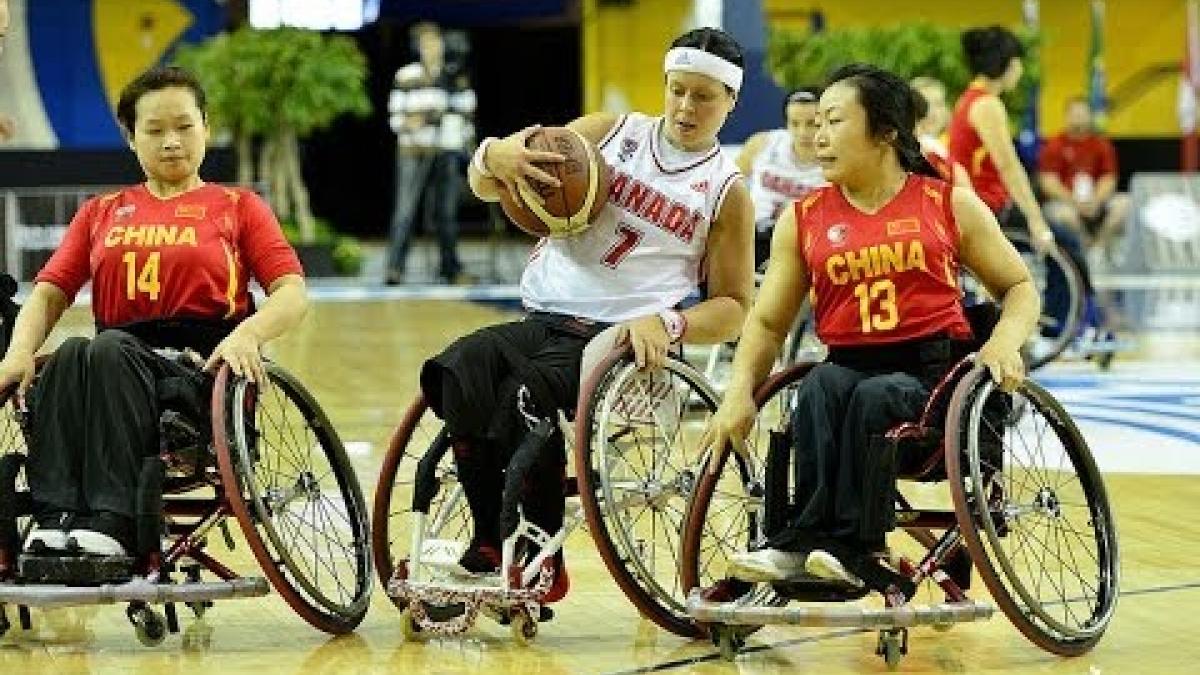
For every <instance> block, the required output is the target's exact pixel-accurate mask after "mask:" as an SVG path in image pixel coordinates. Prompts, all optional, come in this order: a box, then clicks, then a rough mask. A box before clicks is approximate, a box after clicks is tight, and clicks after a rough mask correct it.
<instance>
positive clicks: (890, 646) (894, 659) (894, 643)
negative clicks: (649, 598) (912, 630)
mask: <svg viewBox="0 0 1200 675" xmlns="http://www.w3.org/2000/svg"><path fill="white" fill-rule="evenodd" d="M875 653H876V654H878V655H880V656H882V657H883V662H884V663H886V664H887V667H888V670H895V669H897V668H899V667H900V659H902V658H904V655H905V654H907V653H908V629H905V628H891V629H887V630H881V631H879V643H878V644H877V645H876V647H875Z"/></svg>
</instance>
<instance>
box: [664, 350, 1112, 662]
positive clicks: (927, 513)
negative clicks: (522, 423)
mask: <svg viewBox="0 0 1200 675" xmlns="http://www.w3.org/2000/svg"><path fill="white" fill-rule="evenodd" d="M977 334H978V333H977ZM973 358H974V357H973V355H972V356H967V357H965V358H964V359H962V360H961V361H960V362H959V363H958V364H957V365H956V366H955V367H954V368H953V369H952V370H951V371H950V372H949V373H948V374H947V375H946V376H945V377H944V378H943V379H942V381H941V382H940V383H939V384H938V385H937V386H936V387H935V388H934V389H933V391H932V393H931V395H930V398H929V399H928V401H927V403H926V405H925V408H924V410H923V412H922V414H921V416H920V418H919V419H917V420H914V421H911V422H907V423H904V424H900V425H898V426H896V427H894V428H893V429H891V430H890V431H889V432H887V434H886V435H885V436H884V437H883V438H881V439H879V440H880V441H881V445H880V447H881V451H882V452H885V453H887V456H890V457H893V458H894V460H895V467H896V474H897V475H898V476H899V477H900V478H905V479H908V480H909V481H915V482H917V484H908V483H905V484H903V488H902V489H900V490H898V491H897V494H896V523H897V525H898V526H899V527H900V528H902V529H903V530H904V531H905V532H907V533H908V534H909V535H911V537H912V538H913V539H914V540H915V541H916V542H918V543H919V544H920V545H921V546H920V547H919V549H920V550H922V554H921V555H922V557H921V558H920V559H919V562H914V561H913V560H910V559H909V558H907V557H905V556H903V555H897V554H895V553H892V554H891V555H890V556H889V558H888V559H886V560H885V561H881V564H880V569H882V570H884V574H882V575H881V577H878V578H877V579H876V580H875V581H874V582H873V581H872V579H869V578H867V577H866V576H864V577H863V579H864V580H865V581H866V584H865V586H861V587H852V586H848V585H844V584H840V583H834V582H830V581H827V580H823V579H817V578H813V577H808V576H800V577H797V578H795V579H791V580H788V581H787V582H786V583H776V584H750V583H745V582H735V581H733V580H729V579H725V578H724V568H725V567H724V566H725V564H726V560H727V558H728V556H729V555H731V554H732V553H734V552H737V551H741V550H746V549H747V548H751V549H753V548H757V547H761V546H763V545H764V543H765V542H766V541H767V539H768V537H769V536H770V535H771V534H772V533H774V532H777V531H779V529H781V528H782V527H783V525H784V523H785V522H786V520H787V519H788V517H789V512H790V509H791V505H790V504H789V500H790V496H791V489H790V486H789V478H790V476H791V475H792V473H791V471H792V468H791V466H790V462H791V455H792V450H791V440H790V439H791V433H790V427H791V424H792V407H793V406H794V401H795V392H796V388H797V386H799V385H800V383H801V382H803V380H804V378H805V376H806V375H807V374H808V372H809V371H810V370H811V369H812V368H813V367H814V365H815V364H813V363H803V364H798V365H796V366H793V367H792V368H790V369H788V370H786V371H783V372H780V373H777V374H775V375H773V376H772V377H771V378H769V379H768V380H767V381H766V382H764V383H763V385H762V386H761V387H759V389H758V391H757V392H756V394H755V401H756V402H757V404H758V407H759V411H760V412H759V416H758V419H757V420H756V422H755V427H754V429H753V431H752V434H751V437H750V438H749V439H748V441H747V446H746V447H747V454H746V455H737V454H730V455H726V456H723V457H722V458H721V460H720V465H719V466H718V467H717V471H716V472H713V473H711V474H710V473H709V472H708V471H707V468H708V467H707V462H710V461H712V459H711V458H708V459H706V466H705V472H704V473H703V474H702V476H703V478H702V479H701V480H700V482H699V484H698V485H697V489H696V491H695V493H694V496H693V500H692V502H691V504H690V506H689V512H688V520H687V526H686V528H685V530H684V537H683V549H682V556H681V563H682V570H681V574H682V576H683V579H684V585H685V587H687V588H689V589H690V594H689V598H688V609H689V612H690V613H691V615H692V616H693V617H694V618H695V619H696V620H697V621H699V622H701V623H702V625H703V626H704V627H705V628H706V629H707V631H708V633H709V637H710V638H711V640H712V641H713V642H714V644H716V645H717V647H718V648H719V650H720V652H721V654H722V655H723V656H724V657H725V658H729V659H732V658H733V657H734V656H735V655H736V654H737V652H738V651H739V650H740V648H741V647H742V646H743V645H744V642H745V639H746V637H747V635H749V634H750V633H752V632H754V631H755V630H757V628H758V627H760V626H762V625H765V624H791V625H808V626H846V627H856V628H863V629H877V630H878V631H879V639H878V643H877V650H876V651H877V653H878V654H879V655H880V656H882V657H883V658H884V659H885V661H886V663H887V664H888V666H889V667H896V666H897V665H898V663H899V661H900V659H901V657H902V656H903V654H905V653H907V649H908V629H909V628H910V627H913V626H918V625H932V626H934V627H935V628H942V629H945V628H948V627H950V626H951V625H952V624H954V623H957V622H965V621H976V620H982V619H985V618H988V617H990V616H991V615H992V614H993V612H994V607H993V606H992V605H991V604H989V603H986V602H981V601H974V600H971V599H969V598H968V597H967V595H966V592H965V591H966V590H967V589H968V588H969V586H970V578H971V563H973V564H974V566H976V567H977V568H978V571H979V576H980V577H981V578H982V580H983V581H984V584H985V585H986V586H987V589H988V591H989V592H990V594H991V596H992V599H993V600H994V601H995V603H996V604H997V605H999V607H1000V609H1001V611H1003V613H1004V614H1005V615H1007V616H1008V617H1009V619H1010V621H1012V623H1013V624H1014V625H1015V626H1016V627H1017V629H1018V630H1019V631H1020V632H1021V633H1023V634H1024V635H1025V636H1026V637H1027V638H1029V639H1030V640H1031V641H1033V642H1034V643H1035V644H1036V645H1038V646H1039V647H1041V648H1043V649H1046V650H1048V651H1050V652H1053V653H1055V654H1060V655H1064V656H1074V655H1078V654H1082V653H1084V652H1087V651H1088V650H1090V649H1091V648H1092V647H1093V646H1094V645H1095V644H1096V643H1097V641H1099V639H1100V637H1101V636H1102V635H1103V634H1104V632H1105V629H1106V628H1107V627H1108V624H1109V621H1110V620H1111V619H1112V616H1113V612H1114V609H1115V606H1116V601H1117V595H1118V584H1119V554H1118V547H1117V532H1116V523H1115V522H1114V520H1113V515H1112V512H1111V510H1110V508H1109V503H1108V498H1107V495H1106V493H1105V488H1104V483H1103V480H1102V477H1101V475H1100V472H1099V470H1098V469H1097V467H1096V464H1095V461H1094V460H1093V458H1092V456H1091V453H1090V451H1089V450H1088V445H1087V442H1086V441H1085V440H1084V438H1083V436H1082V435H1081V434H1080V432H1079V429H1078V428H1077V427H1076V426H1075V424H1074V423H1073V422H1072V421H1071V418H1070V416H1069V415H1067V413H1066V411H1065V410H1063V408H1062V406H1061V405H1060V404H1059V403H1058V402H1057V401H1055V399H1054V398H1053V397H1052V396H1051V395H1050V394H1049V393H1048V392H1047V391H1046V390H1045V389H1043V388H1042V387H1040V386H1039V385H1038V384H1037V383H1036V382H1034V381H1032V380H1026V381H1025V382H1024V384H1023V385H1022V386H1021V387H1020V389H1019V390H1018V391H1016V392H1014V393H1012V394H1005V393H1003V392H1001V391H1000V390H999V389H997V388H996V386H995V384H994V383H993V382H992V380H991V379H990V377H989V376H988V375H987V373H986V371H985V370H984V369H982V368H980V367H974V366H973ZM940 481H945V482H946V483H948V485H949V488H950V496H949V498H948V499H947V498H945V497H944V496H943V497H941V498H940V499H936V500H934V505H932V506H931V507H927V506H925V505H922V506H921V507H919V508H918V507H915V506H913V503H914V502H915V501H916V497H917V496H919V497H923V499H922V501H926V500H928V499H929V494H928V489H929V488H933V487H935V486H934V485H932V483H935V482H940ZM919 483H930V484H931V485H920V484H919ZM906 494H909V496H908V497H906ZM947 502H952V504H953V505H952V508H947ZM935 533H940V534H935ZM926 581H932V582H933V583H934V584H936V585H937V586H938V587H940V592H943V593H944V594H945V602H942V603H937V604H931V605H918V604H915V603H913V602H912V601H913V600H914V597H915V595H916V594H917V592H918V588H919V587H920V586H921V585H922V584H923V582H926ZM931 590H932V589H931ZM871 591H876V592H878V593H880V594H881V595H882V596H883V605H884V606H883V607H882V608H878V607H872V606H866V605H863V604H853V605H845V604H843V605H840V606H838V605H835V606H829V605H824V606H822V605H813V604H801V605H799V606H796V607H786V606H785V605H787V603H788V602H789V601H791V600H796V601H800V602H801V603H812V602H838V603H846V602H849V601H852V600H857V599H859V598H862V597H864V596H866V595H867V594H868V593H869V592H871Z"/></svg>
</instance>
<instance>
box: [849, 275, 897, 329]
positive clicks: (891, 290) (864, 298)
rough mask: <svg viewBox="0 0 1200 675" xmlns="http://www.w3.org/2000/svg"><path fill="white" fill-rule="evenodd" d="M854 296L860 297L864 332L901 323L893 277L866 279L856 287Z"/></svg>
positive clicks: (859, 307) (859, 309)
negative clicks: (876, 279) (875, 279)
mask: <svg viewBox="0 0 1200 675" xmlns="http://www.w3.org/2000/svg"><path fill="white" fill-rule="evenodd" d="M854 296H855V297H857V298H858V317H859V319H861V320H862V332H864V333H870V332H873V331H880V330H891V329H893V328H895V327H896V326H897V325H898V324H899V323H900V312H899V310H898V309H897V308H896V284H895V283H893V282H892V280H891V279H879V280H878V281H873V282H871V281H864V282H862V283H860V284H859V285H857V286H855V287H854Z"/></svg>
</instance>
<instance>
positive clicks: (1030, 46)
mask: <svg viewBox="0 0 1200 675" xmlns="http://www.w3.org/2000/svg"><path fill="white" fill-rule="evenodd" d="M1016 32H1017V35H1018V37H1019V38H1020V39H1021V42H1022V43H1023V44H1024V45H1025V59H1024V62H1025V75H1024V76H1023V77H1022V78H1021V83H1020V85H1019V86H1018V88H1017V90H1016V91H1014V92H1011V93H1010V94H1008V95H1007V96H1005V103H1006V105H1007V106H1008V111H1009V116H1010V117H1011V118H1012V119H1013V120H1014V121H1015V120H1016V119H1018V118H1019V117H1020V116H1021V114H1022V113H1023V112H1024V110H1025V108H1026V106H1028V104H1029V100H1030V94H1031V89H1032V87H1033V84H1034V82H1036V81H1037V80H1038V79H1040V77H1041V59H1040V57H1039V55H1038V50H1037V46H1038V44H1039V43H1040V36H1039V35H1038V34H1037V33H1034V32H1031V31H1027V30H1018V31H1016ZM960 35H961V32H960V31H959V29H956V28H949V27H946V26H939V25H935V24H932V23H926V22H919V23H910V24H900V25H895V26H888V27H878V26H871V27H852V28H841V29H836V30H826V31H822V32H820V33H811V32H809V31H807V30H803V31H796V30H772V31H771V32H770V34H769V36H768V42H767V70H768V72H770V74H771V76H772V77H773V78H774V79H775V81H776V82H777V83H779V85H780V86H782V87H785V88H789V89H790V88H795V87H800V86H804V85H812V84H820V83H822V82H824V81H825V78H826V77H827V76H828V75H829V73H831V72H832V71H833V70H834V69H835V68H837V67H839V66H843V65H845V64H847V63H853V62H865V63H871V64H874V65H877V66H880V67H882V68H886V69H888V70H890V71H892V72H894V73H896V74H897V75H900V76H901V77H903V78H905V79H911V78H914V77H917V76H918V75H925V76H928V77H933V78H936V79H938V80H941V81H942V82H944V83H945V84H946V89H947V95H948V100H949V101H951V102H953V101H954V99H956V98H957V97H958V95H959V94H961V93H962V91H963V90H964V89H966V88H967V85H968V84H970V81H971V75H970V72H969V71H968V69H967V64H966V59H965V58H964V57H963V53H962V45H961V42H960V41H959V39H960Z"/></svg>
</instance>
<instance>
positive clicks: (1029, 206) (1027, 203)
mask: <svg viewBox="0 0 1200 675" xmlns="http://www.w3.org/2000/svg"><path fill="white" fill-rule="evenodd" d="M996 169H997V170H999V172H1000V177H1001V178H1002V179H1003V180H1004V186H1005V187H1007V188H1008V194H1009V196H1010V197H1012V200H1013V201H1014V202H1016V204H1017V207H1018V208H1020V209H1021V213H1023V214H1025V218H1026V219H1028V220H1034V219H1035V217H1036V218H1038V219H1040V216H1041V211H1040V209H1039V207H1038V203H1037V198H1036V197H1034V195H1033V187H1032V186H1031V185H1030V184H1029V177H1028V176H1027V175H1025V167H1023V166H1022V165H1021V160H1020V159H1018V158H1017V153H1016V151H1015V150H1013V149H1012V148H1011V147H1010V148H1009V149H1008V152H1005V153H1001V154H1000V156H999V157H996Z"/></svg>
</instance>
